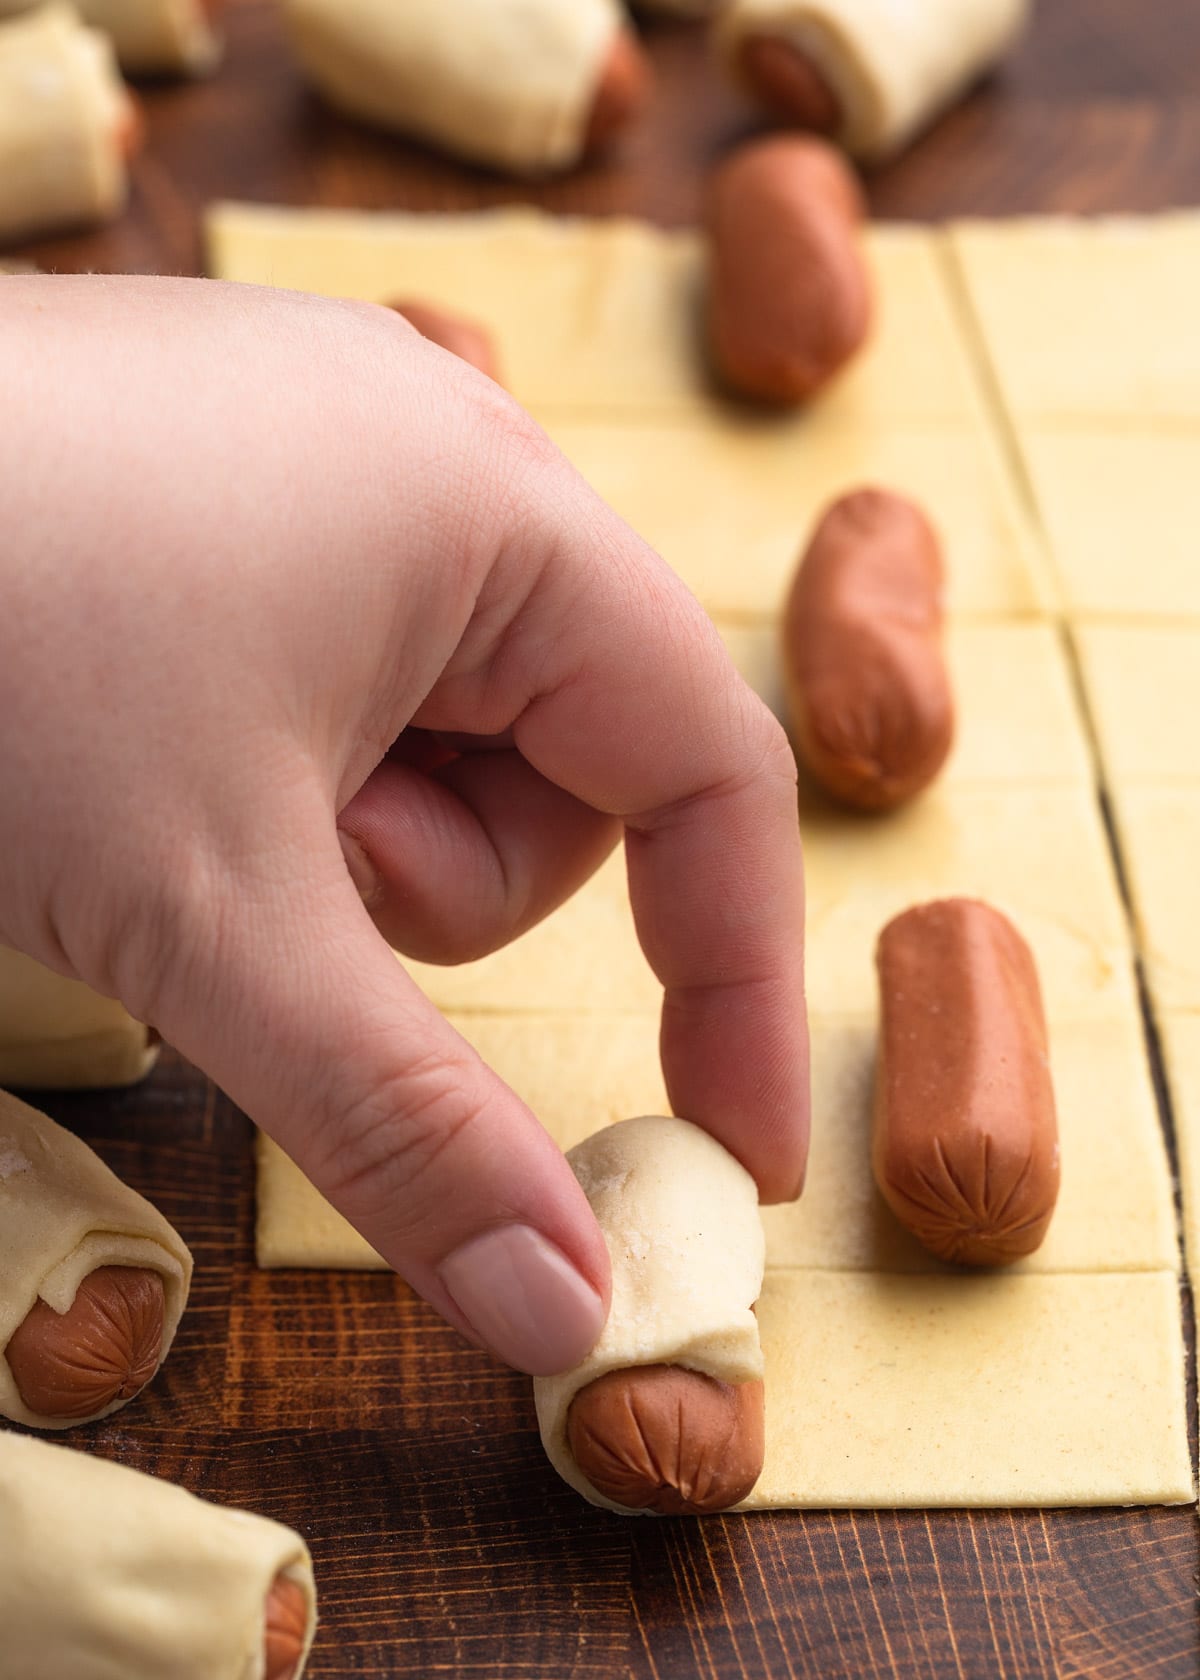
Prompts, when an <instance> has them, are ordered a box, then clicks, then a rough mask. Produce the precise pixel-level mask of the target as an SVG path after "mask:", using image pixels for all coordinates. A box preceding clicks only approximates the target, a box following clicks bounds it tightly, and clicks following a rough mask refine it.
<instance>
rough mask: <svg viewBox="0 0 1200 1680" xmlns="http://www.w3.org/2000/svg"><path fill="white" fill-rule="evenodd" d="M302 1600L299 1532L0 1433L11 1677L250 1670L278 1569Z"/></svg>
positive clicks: (177, 1677) (214, 1678) (148, 1678)
mask: <svg viewBox="0 0 1200 1680" xmlns="http://www.w3.org/2000/svg"><path fill="white" fill-rule="evenodd" d="M280 1574H284V1575H287V1576H288V1577H290V1578H291V1579H292V1580H294V1581H295V1582H296V1584H297V1585H298V1586H299V1587H300V1589H301V1591H302V1592H303V1594H304V1598H305V1600H306V1602H307V1605H308V1630H307V1635H306V1639H305V1655H306V1656H307V1652H308V1648H309V1647H310V1646H311V1644H312V1637H313V1633H314V1631H315V1627H316V1589H315V1586H314V1583H313V1571H312V1561H311V1559H310V1558H309V1555H308V1548H307V1547H306V1546H305V1544H304V1541H303V1540H302V1539H301V1538H300V1536H299V1535H298V1534H295V1533H293V1531H292V1530H291V1529H290V1528H284V1527H283V1526H282V1524H280V1523H276V1522H271V1521H269V1520H268V1519H267V1518H266V1517H259V1516H255V1515H253V1514H252V1513H250V1512H249V1511H237V1510H230V1509H228V1508H226V1507H223V1506H220V1505H213V1504H210V1503H209V1502H208V1501H206V1500H202V1499H197V1498H196V1497H195V1496H194V1495H193V1494H190V1493H187V1492H185V1491H184V1489H183V1488H181V1487H176V1486H174V1485H173V1484H172V1483H171V1482H164V1481H160V1480H158V1479H157V1478H156V1477H153V1476H144V1475H142V1474H141V1473H140V1472H139V1471H136V1470H128V1469H126V1468H125V1467H124V1466H123V1465H120V1464H112V1463H109V1462H107V1461H106V1460H104V1459H101V1458H93V1457H91V1456H90V1455H89V1454H86V1453H79V1452H72V1451H71V1450H70V1449H68V1448H66V1447H57V1446H50V1445H48V1444H47V1443H46V1442H45V1441H35V1440H29V1439H27V1438H25V1437H23V1436H19V1435H14V1434H12V1433H11V1432H5V1433H0V1627H2V1628H3V1629H4V1643H3V1648H2V1651H0V1666H2V1669H3V1672H4V1673H5V1675H9V1676H11V1677H12V1680H18V1677H19V1680H115V1677H116V1676H118V1675H119V1676H120V1680H166V1677H167V1676H170V1680H262V1676H263V1672H264V1666H265V1665H264V1649H263V1636H264V1607H265V1604H266V1600H267V1594H268V1593H269V1592H270V1589H271V1587H272V1585H273V1584H274V1581H275V1578H276V1576H278V1575H280Z"/></svg>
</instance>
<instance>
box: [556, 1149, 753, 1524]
mask: <svg viewBox="0 0 1200 1680" xmlns="http://www.w3.org/2000/svg"><path fill="white" fill-rule="evenodd" d="M567 1160H568V1161H569V1162H570V1164H571V1167H572V1169H573V1170H574V1173H575V1176H576V1178H578V1180H579V1182H580V1184H581V1185H582V1187H583V1190H584V1193H585V1195H586V1196H587V1198H588V1201H589V1202H590V1203H591V1205H592V1211H593V1212H594V1213H595V1215H596V1218H597V1220H598V1222H599V1225H600V1229H601V1231H602V1232H603V1233H604V1238H605V1242H606V1243H607V1245H608V1252H609V1256H610V1259H611V1262H612V1306H611V1309H610V1311H609V1315H608V1321H607V1323H606V1324H605V1327H604V1330H603V1333H602V1334H601V1337H600V1340H599V1341H598V1342H597V1343H596V1345H595V1347H594V1348H593V1349H592V1351H591V1353H590V1354H589V1355H588V1357H587V1358H586V1359H585V1360H584V1361H583V1363H582V1364H581V1365H577V1366H576V1367H575V1369H574V1370H572V1371H568V1372H567V1373H566V1374H565V1375H561V1376H556V1377H539V1378H537V1379H535V1381H534V1399H535V1402H536V1405H537V1416H538V1427H539V1429H540V1430H541V1436H542V1445H543V1446H544V1447H545V1449H546V1453H547V1456H548V1457H549V1459H550V1462H551V1463H552V1464H553V1465H554V1468H555V1469H556V1470H557V1471H558V1473H559V1475H560V1476H562V1477H563V1479H564V1480H565V1481H567V1482H569V1483H570V1484H571V1486H572V1487H573V1488H575V1489H577V1490H578V1492H580V1493H582V1494H583V1496H584V1498H585V1499H590V1500H591V1501H592V1503H593V1504H595V1505H603V1506H605V1507H607V1508H608V1509H609V1510H612V1511H625V1512H629V1511H658V1512H662V1513H666V1512H692V1513H699V1512H703V1511H708V1510H722V1509H725V1508H726V1507H728V1506H729V1505H732V1504H736V1503H737V1502H738V1501H739V1500H740V1499H743V1498H745V1497H746V1495H747V1494H748V1493H749V1492H750V1488H751V1487H752V1486H753V1482H754V1481H755V1480H757V1477H758V1473H759V1471H760V1470H761V1468H762V1375H763V1359H762V1348H761V1345H760V1342H759V1334H758V1320H757V1318H756V1317H755V1314H754V1303H755V1302H756V1301H757V1300H758V1297H759V1294H760V1292H761V1289H762V1279H763V1265H764V1260H765V1239H764V1235H763V1225H762V1219H761V1217H760V1215H759V1211H758V1192H757V1190H756V1188H755V1185H754V1181H753V1179H752V1178H751V1177H750V1174H749V1173H748V1172H747V1171H746V1169H745V1168H744V1167H743V1166H741V1165H740V1164H739V1163H738V1162H737V1161H735V1160H734V1158H733V1156H732V1155H730V1154H729V1153H728V1152H727V1151H726V1150H725V1149H724V1148H723V1147H722V1146H721V1145H720V1144H719V1143H718V1142H717V1141H716V1140H715V1138H712V1137H710V1136H709V1135H708V1133H707V1132H703V1131H701V1130H700V1128H699V1127H698V1126H693V1125H691V1124H690V1123H689V1122H688V1121H686V1120H674V1119H663V1118H660V1117H646V1118H642V1119H639V1120H622V1121H620V1122H619V1123H618V1124H617V1125H615V1126H609V1127H607V1128H606V1129H605V1130H604V1131H602V1132H597V1133H595V1134H594V1136H592V1137H590V1138H587V1139H586V1140H585V1141H584V1142H583V1143H581V1144H579V1145H577V1147H576V1148H574V1149H572V1150H571V1151H570V1152H569V1154H568V1155H567ZM646 1371H649V1373H650V1375H649V1377H648V1378H647V1384H648V1385H656V1386H647V1387H646V1388H645V1391H644V1392H643V1393H642V1394H638V1393H637V1392H636V1382H637V1379H638V1378H639V1375H640V1373H642V1372H646ZM631 1379H633V1382H632V1383H631ZM697 1379H699V1380H697ZM681 1380H683V1381H685V1382H687V1383H689V1384H690V1391H689V1393H688V1394H687V1395H686V1396H681V1391H680V1383H681ZM659 1387H661V1388H662V1390H663V1393H662V1395H661V1397H660V1395H659V1392H658V1388H659ZM614 1388H615V1389H616V1392H615V1393H614ZM589 1397H595V1400H596V1402H597V1405H596V1407H595V1408H594V1409H592V1410H591V1411H590V1415H589V1416H588V1417H587V1418H586V1419H584V1418H581V1417H580V1415H579V1408H581V1407H583V1406H585V1405H587V1406H589V1408H590V1400H589ZM693 1402H694V1405H695V1408H696V1409H695V1412H694V1424H693V1438H692V1439H691V1440H688V1439H681V1438H680V1436H681V1431H680V1427H679V1419H680V1417H681V1407H682V1408H686V1407H689V1406H692V1405H693ZM630 1417H632V1418H633V1421H634V1428H633V1429H632V1430H630V1429H628V1428H626V1427H625V1420H627V1419H629V1418H630ZM656 1432H658V1434H659V1435H660V1439H657V1440H655V1439H653V1437H654V1435H655V1434H656ZM682 1433H683V1434H684V1435H686V1434H687V1430H686V1429H685V1430H683V1431H682ZM664 1435H665V1439H664V1438H661V1437H662V1436H664ZM605 1437H607V1438H605ZM585 1445H586V1447H587V1452H588V1460H589V1462H588V1464H587V1465H586V1466H585V1467H584V1468H583V1469H581V1467H580V1463H579V1452H580V1451H581V1450H582V1448H583V1446H585ZM755 1457H756V1458H757V1462H756V1463H755V1462H753V1461H754V1459H755ZM747 1465H748V1466H749V1469H748V1470H747V1469H746V1466H747ZM731 1471H733V1472H735V1475H734V1477H733V1479H731ZM597 1475H598V1476H599V1478H600V1480H602V1481H603V1483H604V1485H605V1488H607V1489H608V1490H609V1491H608V1492H607V1493H606V1492H605V1491H603V1490H602V1489H601V1488H599V1487H598V1486H597V1481H596V1477H597ZM747 1482H748V1484H749V1485H747ZM656 1484H657V1486H656ZM618 1492H620V1493H623V1494H624V1497H623V1498H615V1497H611V1496H610V1495H611V1494H615V1493H618ZM664 1495H665V1497H663V1496H664Z"/></svg>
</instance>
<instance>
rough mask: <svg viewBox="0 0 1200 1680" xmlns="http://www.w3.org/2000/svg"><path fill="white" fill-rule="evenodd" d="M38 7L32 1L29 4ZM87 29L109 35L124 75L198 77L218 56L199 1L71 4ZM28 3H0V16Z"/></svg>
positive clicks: (127, 0) (24, 9) (216, 40)
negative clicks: (180, 75) (166, 74)
mask: <svg viewBox="0 0 1200 1680" xmlns="http://www.w3.org/2000/svg"><path fill="white" fill-rule="evenodd" d="M33 3H34V4H36V0H33ZM73 3H74V5H75V7H76V10H77V11H78V12H79V15H80V17H81V18H82V19H83V21H84V22H85V23H86V24H90V25H91V27H92V28H93V29H100V30H103V32H104V33H105V34H106V35H107V36H109V38H110V39H111V41H112V44H113V49H114V51H115V52H116V55H117V58H118V59H119V60H120V64H121V68H122V69H123V70H128V71H131V72H132V73H133V74H134V75H139V76H140V75H147V74H153V75H160V74H164V73H174V74H179V73H182V74H184V75H200V74H202V73H203V72H204V71H206V70H211V69H212V67H213V66H214V65H215V64H216V62H217V60H218V58H219V57H220V56H221V46H220V38H219V37H218V35H217V33H216V31H215V30H214V29H213V27H212V24H211V22H210V21H209V14H208V10H207V8H206V7H205V5H204V3H203V0H73ZM30 6H31V0H0V17H5V16H16V14H17V13H18V12H27V11H29V10H30Z"/></svg>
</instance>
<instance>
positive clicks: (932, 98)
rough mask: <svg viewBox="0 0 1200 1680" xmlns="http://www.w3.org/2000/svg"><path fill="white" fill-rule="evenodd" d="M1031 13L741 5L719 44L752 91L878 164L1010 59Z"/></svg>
mask: <svg viewBox="0 0 1200 1680" xmlns="http://www.w3.org/2000/svg"><path fill="white" fill-rule="evenodd" d="M1029 6H1030V0H733V4H732V5H731V7H730V8H729V10H728V11H727V12H726V13H725V15H724V16H723V17H722V18H721V20H720V21H719V23H718V25H717V41H718V44H719V48H720V51H721V53H722V56H723V57H724V59H725V61H726V63H727V64H728V65H729V66H730V68H731V70H732V72H733V74H734V76H735V78H736V79H737V80H738V81H739V82H740V83H741V84H742V85H743V86H744V87H745V88H747V90H748V91H749V92H751V93H752V94H755V95H756V96H757V97H759V98H764V99H765V100H766V102H767V103H768V104H770V105H772V106H774V107H775V108H776V109H778V110H781V111H783V113H784V114H785V115H789V116H793V117H795V118H796V119H797V120H800V121H802V122H804V125H805V126H813V127H816V128H818V129H820V130H822V131H823V132H828V133H830V134H832V135H833V137H834V138H835V139H837V140H838V141H839V143H840V144H841V145H843V146H844V147H845V148H846V150H847V151H848V152H851V153H852V154H854V155H855V156H856V157H861V158H866V159H878V158H882V157H886V156H888V155H890V154H891V153H893V152H897V151H899V150H900V148H901V147H902V146H903V145H904V144H905V143H906V142H907V141H908V140H910V139H911V138H912V136H913V135H914V134H915V133H916V132H917V131H918V130H919V129H921V128H923V127H924V126H925V124H926V123H928V122H929V121H930V120H931V119H932V118H933V117H934V116H935V115H936V114H937V113H938V112H939V111H940V110H942V109H943V108H944V107H945V106H947V105H949V104H950V103H951V102H952V100H954V99H955V97H956V96H957V95H959V94H960V93H962V92H963V91H964V89H966V88H967V87H968V86H969V85H970V84H971V82H973V81H974V80H975V78H976V77H978V76H980V75H982V74H983V72H984V71H985V70H987V69H988V68H989V66H991V65H992V64H994V63H996V61H997V60H998V59H999V58H1001V57H1002V56H1003V54H1004V53H1006V52H1007V51H1008V49H1009V47H1011V46H1012V44H1013V42H1014V41H1015V40H1016V38H1017V36H1018V34H1019V33H1020V31H1021V29H1022V28H1023V27H1024V24H1025V22H1026V19H1027V17H1028V15H1029ZM763 43H766V47H765V49H764V47H763ZM781 48H782V53H781V51H780V49H781ZM788 49H791V50H792V54H791V62H790V64H789V57H788ZM764 50H765V52H766V53H767V54H768V55H769V56H768V58H767V59H766V61H765V62H764V61H763V59H762V57H761V56H759V55H761V54H762V53H763V51H764ZM810 117H811V120H810Z"/></svg>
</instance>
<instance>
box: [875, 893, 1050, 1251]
mask: <svg viewBox="0 0 1200 1680" xmlns="http://www.w3.org/2000/svg"><path fill="white" fill-rule="evenodd" d="M876 960H877V965H878V970H879V984H880V997H881V1004H882V1012H881V1026H880V1043H879V1063H878V1068H877V1070H876V1084H875V1115H874V1127H873V1136H872V1165H873V1168H874V1173H875V1180H876V1183H877V1184H878V1186H879V1189H880V1191H881V1193H882V1195H883V1197H884V1199H885V1200H886V1201H887V1203H888V1205H889V1206H890V1207H891V1209H892V1211H893V1213H895V1215H896V1217H897V1218H898V1219H899V1220H900V1222H901V1224H902V1225H904V1226H905V1227H906V1228H907V1229H908V1230H909V1231H911V1232H912V1234H913V1236H915V1237H916V1238H917V1240H918V1241H919V1242H920V1243H922V1244H923V1245H924V1246H925V1247H926V1248H927V1249H929V1250H930V1251H931V1252H932V1253H934V1254H936V1255H938V1256H939V1257H940V1258H941V1259H943V1260H951V1261H956V1262H958V1263H959V1264H961V1265H967V1266H997V1265H1005V1264H1007V1263H1008V1262H1010V1261H1013V1260H1019V1259H1021V1258H1022V1257H1023V1256H1024V1255H1026V1254H1031V1253H1032V1252H1033V1251H1034V1249H1036V1248H1037V1247H1038V1246H1039V1245H1040V1243H1041V1242H1042V1239H1043V1238H1044V1236H1045V1234H1046V1229H1047V1226H1048V1225H1049V1223H1050V1218H1051V1216H1052V1214H1053V1212H1054V1206H1055V1202H1056V1200H1057V1197H1058V1186H1059V1150H1058V1125H1057V1119H1056V1114H1055V1105H1054V1087H1053V1083H1052V1080H1051V1076H1050V1061H1049V1050H1048V1045H1047V1037H1046V1022H1045V1016H1044V1014H1043V1011H1042V998H1041V988H1040V987H1039V985H1038V977H1037V969H1036V967H1035V965H1034V960H1033V955H1032V953H1031V952H1030V950H1029V947H1028V945H1027V944H1026V943H1025V941H1024V939H1022V937H1021V935H1020V934H1019V933H1018V932H1017V930H1016V928H1015V927H1013V925H1012V923H1011V922H1010V921H1009V920H1008V919H1007V917H1005V916H1002V915H1001V914H1000V912H999V911H998V910H994V909H992V908H991V906H990V905H987V904H983V903H980V902H979V901H978V900H975V899H966V898H951V899H943V900H939V901H937V902H935V903H932V904H922V905H917V906H916V907H914V908H913V909H911V910H906V911H905V912H904V914H903V915H900V916H897V917H896V918H895V920H893V921H891V922H889V923H888V925H887V927H885V928H884V930H883V932H882V934H881V935H880V937H879V946H878V950H877V953H876Z"/></svg>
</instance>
